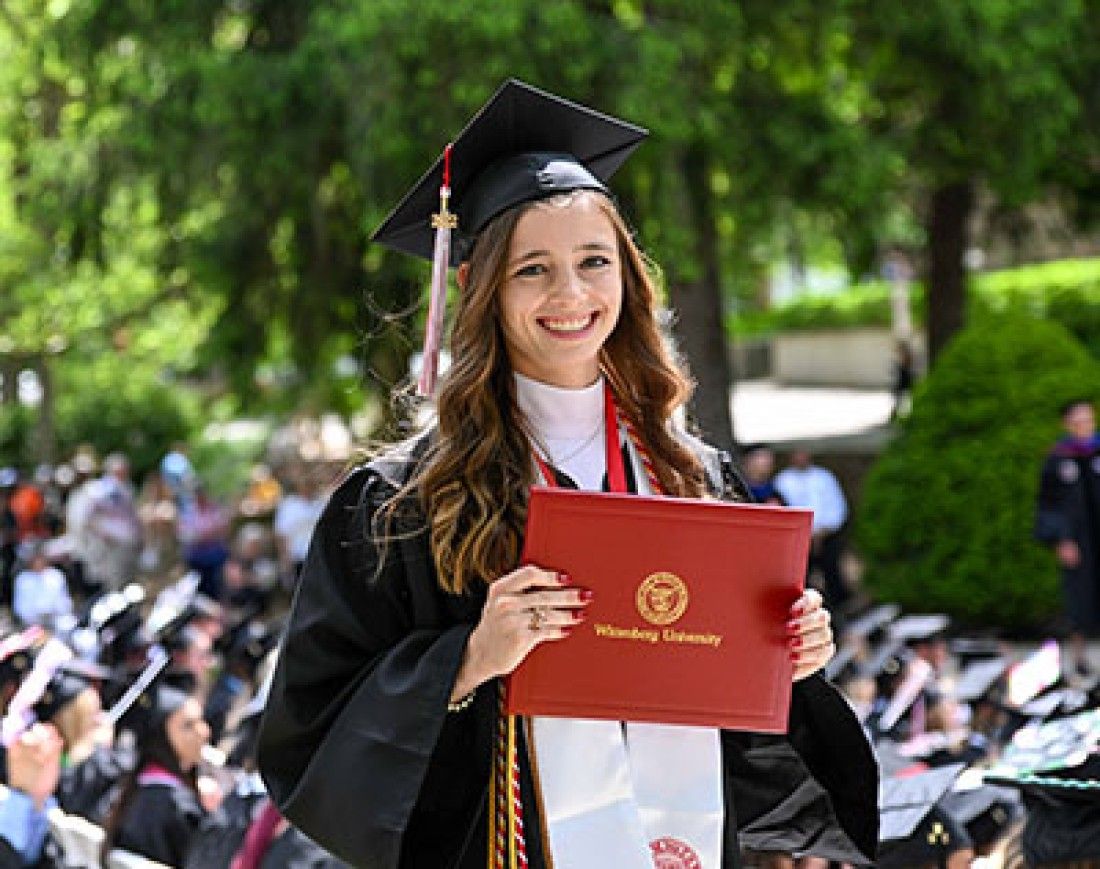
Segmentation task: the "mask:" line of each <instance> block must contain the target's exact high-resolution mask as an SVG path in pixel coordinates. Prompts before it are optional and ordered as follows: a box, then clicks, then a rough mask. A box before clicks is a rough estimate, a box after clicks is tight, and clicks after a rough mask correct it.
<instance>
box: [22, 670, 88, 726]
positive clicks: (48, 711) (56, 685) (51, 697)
mask: <svg viewBox="0 0 1100 869" xmlns="http://www.w3.org/2000/svg"><path fill="white" fill-rule="evenodd" d="M91 684H92V683H91V682H90V681H88V679H87V678H85V677H84V676H81V675H79V674H77V673H71V672H68V671H67V670H64V669H60V668H59V669H58V670H57V671H56V672H55V673H54V674H53V675H52V676H51V677H50V681H49V682H48V683H47V684H46V688H45V690H44V691H43V692H42V696H41V697H39V698H38V702H37V703H35V704H34V706H33V707H32V709H33V710H34V716H35V718H37V719H38V720H39V721H50V720H51V719H52V718H53V717H54V716H55V715H57V713H58V712H60V711H61V710H62V709H64V708H65V707H66V706H68V705H69V704H70V703H72V702H73V701H74V700H75V699H76V698H77V697H79V696H80V695H81V694H82V693H84V691H85V690H87V689H88V688H89V687H90V686H91Z"/></svg>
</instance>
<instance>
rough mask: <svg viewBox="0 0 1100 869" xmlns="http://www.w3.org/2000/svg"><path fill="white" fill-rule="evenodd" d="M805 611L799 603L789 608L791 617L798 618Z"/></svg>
mask: <svg viewBox="0 0 1100 869" xmlns="http://www.w3.org/2000/svg"><path fill="white" fill-rule="evenodd" d="M805 611H806V610H805V608H804V607H803V606H802V604H800V603H796V604H795V605H794V606H793V607H791V615H792V616H800V615H802V613H804V612H805Z"/></svg>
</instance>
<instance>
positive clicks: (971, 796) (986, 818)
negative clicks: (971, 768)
mask: <svg viewBox="0 0 1100 869" xmlns="http://www.w3.org/2000/svg"><path fill="white" fill-rule="evenodd" d="M959 785H961V782H960V783H958V784H957V785H956V789H955V790H952V791H950V792H948V793H946V794H944V796H943V799H942V800H941V802H940V806H941V807H942V808H943V810H944V811H945V812H947V813H948V814H949V815H951V816H952V817H953V818H955V819H956V820H958V821H959V822H961V823H962V824H964V825H966V831H967V833H969V834H970V838H971V839H972V840H973V841H974V844H975V846H977V847H979V848H980V847H982V846H984V845H989V844H992V843H993V842H994V841H995V840H996V839H997V838H998V837H999V836H1000V834H1001V833H1003V832H1004V830H1005V828H1006V827H1008V825H1009V824H1011V823H1012V822H1013V821H1015V820H1016V819H1017V818H1018V817H1019V816H1020V814H1021V812H1022V811H1023V807H1022V805H1021V801H1020V794H1019V792H1018V791H1016V790H1014V789H1012V788H1007V787H1003V786H1001V785H990V784H985V785H979V786H978V787H976V788H970V789H968V790H962V789H961V788H960V787H959Z"/></svg>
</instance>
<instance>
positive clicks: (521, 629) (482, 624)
mask: <svg viewBox="0 0 1100 869" xmlns="http://www.w3.org/2000/svg"><path fill="white" fill-rule="evenodd" d="M569 582H570V580H569V577H568V576H565V575H564V574H560V573H555V572H554V571H552V570H543V569H541V568H538V567H534V566H532V565H527V566H525V567H520V568H517V569H516V570H513V571H512V572H511V573H509V574H506V575H505V576H502V577H501V578H500V579H498V580H497V581H496V582H494V583H492V584H491V585H490V586H489V595H488V598H487V599H486V601H485V607H484V608H483V609H482V611H481V620H480V621H479V622H478V623H477V627H475V628H474V630H473V632H472V633H471V634H470V639H469V641H468V642H467V643H466V654H465V655H464V657H463V659H462V666H461V667H460V668H459V671H458V678H457V679H456V680H455V685H454V689H453V691H452V692H451V699H452V700H457V699H458V698H460V697H463V696H465V695H467V694H469V693H470V692H471V691H473V690H474V689H475V688H477V686H478V685H481V684H482V683H483V682H487V681H489V680H490V679H492V678H494V677H496V676H503V675H505V674H506V673H511V672H512V671H513V670H514V669H516V667H518V666H519V664H520V662H521V661H522V660H523V659H524V658H526V657H527V655H528V654H529V653H530V651H531V650H532V649H533V648H535V646H537V645H538V644H539V643H544V642H547V641H552V640H562V639H564V638H565V637H567V636H569V632H570V631H571V630H572V629H573V628H574V627H576V626H577V625H578V624H580V623H581V622H582V621H584V612H583V610H584V608H585V607H586V606H587V605H588V604H589V602H590V601H591V600H592V592H591V591H589V590H588V589H582V588H574V587H572V586H571V585H570V584H569Z"/></svg>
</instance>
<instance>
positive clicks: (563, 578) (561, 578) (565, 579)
mask: <svg viewBox="0 0 1100 869" xmlns="http://www.w3.org/2000/svg"><path fill="white" fill-rule="evenodd" d="M572 581H573V577H571V576H570V575H569V574H568V573H559V574H558V582H560V583H561V584H562V585H569V584H570V583H571V582H572Z"/></svg>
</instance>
